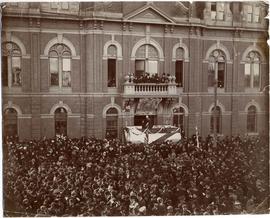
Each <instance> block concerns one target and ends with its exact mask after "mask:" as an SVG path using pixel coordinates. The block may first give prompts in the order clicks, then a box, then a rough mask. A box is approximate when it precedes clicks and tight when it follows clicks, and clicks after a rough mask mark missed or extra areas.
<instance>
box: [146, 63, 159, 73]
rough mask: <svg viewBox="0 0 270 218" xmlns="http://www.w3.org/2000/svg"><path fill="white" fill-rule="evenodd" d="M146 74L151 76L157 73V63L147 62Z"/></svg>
mask: <svg viewBox="0 0 270 218" xmlns="http://www.w3.org/2000/svg"><path fill="white" fill-rule="evenodd" d="M147 73H149V74H150V76H151V75H153V74H157V73H158V62H157V61H148V69H147Z"/></svg>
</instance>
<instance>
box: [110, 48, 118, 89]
mask: <svg viewBox="0 0 270 218" xmlns="http://www.w3.org/2000/svg"><path fill="white" fill-rule="evenodd" d="M116 58H117V48H116V46H115V45H110V46H109V47H108V87H116Z"/></svg>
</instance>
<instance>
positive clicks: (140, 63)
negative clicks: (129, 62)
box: [135, 60, 145, 77]
mask: <svg viewBox="0 0 270 218" xmlns="http://www.w3.org/2000/svg"><path fill="white" fill-rule="evenodd" d="M144 71H145V61H144V60H136V61H135V76H136V77H140V76H142V75H143V74H144Z"/></svg>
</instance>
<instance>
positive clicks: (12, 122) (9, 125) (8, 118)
mask: <svg viewBox="0 0 270 218" xmlns="http://www.w3.org/2000/svg"><path fill="white" fill-rule="evenodd" d="M17 120H18V114H17V111H16V110H15V109H14V108H7V109H6V110H5V111H4V120H3V121H4V136H13V137H14V136H17V134H18V125H17Z"/></svg>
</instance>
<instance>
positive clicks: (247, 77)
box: [245, 63, 251, 87]
mask: <svg viewBox="0 0 270 218" xmlns="http://www.w3.org/2000/svg"><path fill="white" fill-rule="evenodd" d="M250 75H251V72H250V64H248V63H246V64H245V87H250V79H251V78H250Z"/></svg>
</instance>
